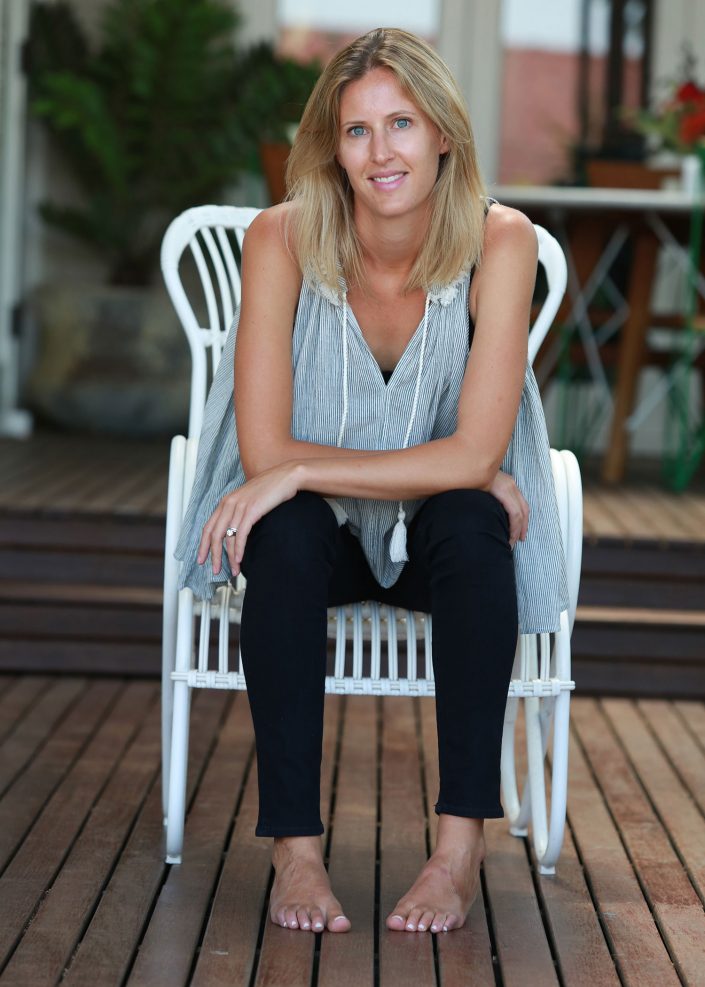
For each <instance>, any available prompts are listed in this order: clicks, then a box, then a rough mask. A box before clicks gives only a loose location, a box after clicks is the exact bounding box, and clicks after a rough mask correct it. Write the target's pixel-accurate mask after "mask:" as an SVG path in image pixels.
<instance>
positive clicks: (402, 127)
mask: <svg viewBox="0 0 705 987" xmlns="http://www.w3.org/2000/svg"><path fill="white" fill-rule="evenodd" d="M395 123H396V125H397V127H398V128H399V129H400V130H406V128H407V127H410V126H411V120H408V119H407V118H406V117H401V118H400V119H399V120H396V121H395Z"/></svg>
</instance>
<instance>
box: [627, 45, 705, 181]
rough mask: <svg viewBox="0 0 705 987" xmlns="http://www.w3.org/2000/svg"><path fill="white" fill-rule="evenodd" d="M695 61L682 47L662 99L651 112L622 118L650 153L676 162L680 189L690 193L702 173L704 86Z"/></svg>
mask: <svg viewBox="0 0 705 987" xmlns="http://www.w3.org/2000/svg"><path fill="white" fill-rule="evenodd" d="M696 61H697V60H696V58H695V56H694V55H693V53H692V51H690V49H688V48H687V47H686V49H685V51H684V54H683V65H682V68H681V71H680V73H679V78H678V79H676V80H674V81H672V82H669V83H668V91H667V93H666V96H665V98H664V99H662V100H661V101H660V102H659V103H658V105H657V106H656V107H655V108H653V109H648V110H640V111H638V112H636V113H628V114H626V115H627V119H628V120H629V121H630V122H631V124H632V126H633V127H634V128H635V129H636V130H638V131H639V132H640V133H642V134H644V135H645V136H646V137H647V138H648V140H649V143H650V144H651V147H652V150H654V151H657V152H661V153H664V152H665V153H666V154H672V155H676V156H677V158H679V159H680V162H681V173H682V178H683V185H684V187H685V188H686V189H687V190H689V191H691V192H695V191H696V190H697V188H698V176H699V173H700V172H701V171H703V170H705V86H703V85H702V84H701V83H700V82H699V81H698V79H697V74H696Z"/></svg>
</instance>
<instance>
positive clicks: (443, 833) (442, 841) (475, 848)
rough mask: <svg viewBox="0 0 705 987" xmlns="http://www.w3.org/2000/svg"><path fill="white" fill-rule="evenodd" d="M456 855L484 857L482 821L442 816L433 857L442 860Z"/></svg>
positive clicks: (439, 821)
mask: <svg viewBox="0 0 705 987" xmlns="http://www.w3.org/2000/svg"><path fill="white" fill-rule="evenodd" d="M458 855H464V856H472V857H478V856H479V857H480V859H482V858H483V857H484V855H485V832H484V819H468V818H465V817H464V816H450V815H445V814H442V815H441V816H439V820H438V835H437V837H436V849H435V851H434V854H433V856H434V857H435V856H438V857H442V858H449V857H457V856H458Z"/></svg>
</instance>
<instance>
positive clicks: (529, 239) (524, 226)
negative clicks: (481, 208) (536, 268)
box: [484, 202, 538, 259]
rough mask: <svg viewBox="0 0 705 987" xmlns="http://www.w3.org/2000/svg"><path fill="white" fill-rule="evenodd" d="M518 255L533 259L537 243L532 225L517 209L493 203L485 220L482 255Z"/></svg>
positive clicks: (536, 250) (536, 251)
mask: <svg viewBox="0 0 705 987" xmlns="http://www.w3.org/2000/svg"><path fill="white" fill-rule="evenodd" d="M507 251H509V252H511V253H515V252H516V253H518V254H520V255H525V256H527V257H532V256H533V258H534V259H535V258H536V255H537V253H538V241H537V239H536V230H535V229H534V225H533V223H532V222H531V220H530V219H529V217H528V216H526V215H525V214H524V213H523V212H520V211H519V209H512V207H511V206H503V205H502V204H501V203H499V202H498V203H495V204H494V205H493V206H492V208H491V209H490V210H489V212H488V213H487V218H486V219H485V239H484V255H485V257H487V256H488V255H491V254H494V253H495V252H501V253H502V254H506V252H507Z"/></svg>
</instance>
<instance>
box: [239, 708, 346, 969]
mask: <svg viewBox="0 0 705 987" xmlns="http://www.w3.org/2000/svg"><path fill="white" fill-rule="evenodd" d="M341 714H342V703H341V697H340V696H326V700H325V718H324V722H323V763H322V765H321V819H323V820H324V822H325V821H326V820H328V822H329V823H330V819H329V816H330V805H331V795H332V787H333V775H334V770H335V748H336V741H337V738H338V730H339V726H340V717H341ZM335 893H338V892H337V889H336V892H335ZM341 904H342V902H341ZM265 907H266V910H267V911H266V915H265V916H264V933H263V936H262V947H261V951H260V957H259V964H258V966H257V977H256V979H255V987H300V985H301V984H308V983H310V981H311V976H312V972H313V962H314V951H315V947H316V936H315V935H311V934H310V933H308V932H303V931H302V930H300V929H284V928H282V926H280V925H275V924H274V922H272V921H271V920H270V918H269V903H267V905H266V906H265ZM324 934H325V935H329V934H331V935H336V934H337V933H324ZM340 935H344V933H340Z"/></svg>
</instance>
